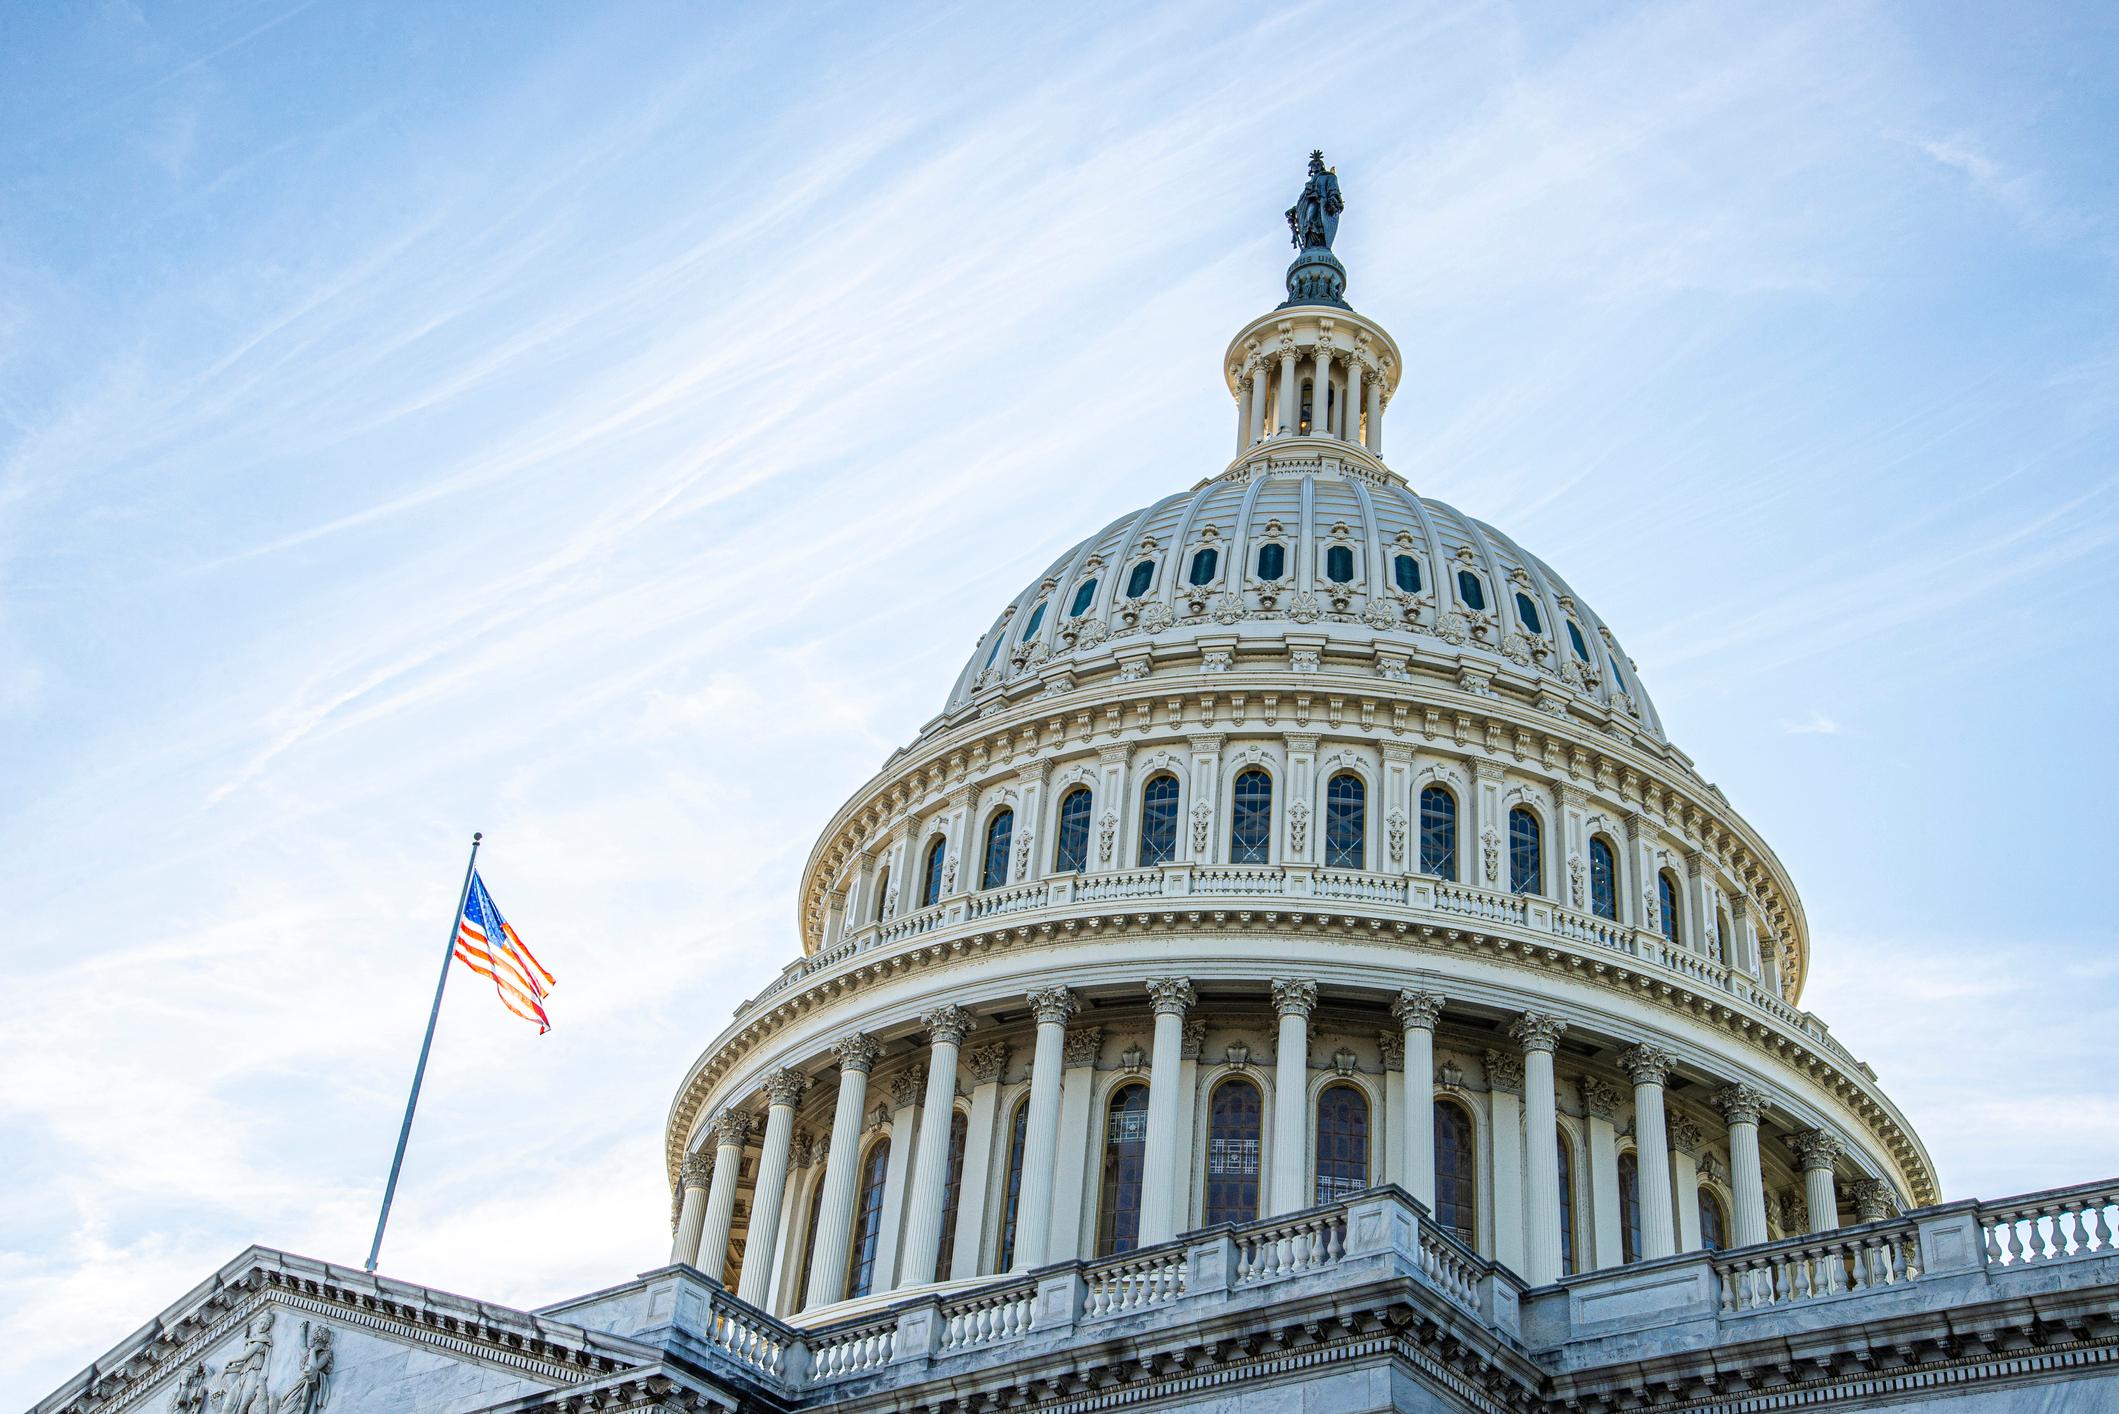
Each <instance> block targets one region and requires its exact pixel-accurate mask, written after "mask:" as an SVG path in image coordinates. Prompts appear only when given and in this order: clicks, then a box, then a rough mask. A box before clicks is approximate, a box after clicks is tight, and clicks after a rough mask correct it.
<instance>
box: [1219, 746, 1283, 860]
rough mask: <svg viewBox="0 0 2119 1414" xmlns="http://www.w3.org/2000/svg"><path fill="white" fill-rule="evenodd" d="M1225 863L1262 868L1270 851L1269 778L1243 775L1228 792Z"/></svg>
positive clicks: (1258, 773)
mask: <svg viewBox="0 0 2119 1414" xmlns="http://www.w3.org/2000/svg"><path fill="white" fill-rule="evenodd" d="M1230 797H1231V801H1230V809H1229V862H1230V863H1231V864H1263V863H1265V862H1266V860H1267V857H1268V855H1269V854H1270V853H1271V850H1272V838H1273V778H1272V777H1271V776H1268V775H1267V774H1266V773H1265V772H1263V771H1260V770H1256V769H1253V770H1249V771H1245V772H1244V773H1243V774H1242V775H1240V776H1238V777H1237V778H1236V786H1235V788H1234V789H1233V790H1232V791H1230Z"/></svg>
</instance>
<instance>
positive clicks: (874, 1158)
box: [846, 1139, 890, 1299]
mask: <svg viewBox="0 0 2119 1414" xmlns="http://www.w3.org/2000/svg"><path fill="white" fill-rule="evenodd" d="M889 1172H890V1141H889V1140H888V1139H878V1140H877V1141H876V1142H875V1144H874V1145H873V1146H872V1147H871V1148H870V1149H869V1151H868V1157H867V1158H866V1159H864V1160H862V1161H861V1191H860V1193H859V1194H858V1195H857V1196H856V1197H855V1198H854V1205H853V1242H852V1244H851V1245H850V1246H849V1247H848V1248H847V1253H846V1295H847V1297H848V1298H849V1299H852V1298H854V1297H860V1296H866V1295H868V1293H869V1292H871V1291H873V1290H874V1289H875V1284H876V1244H877V1242H878V1241H879V1240H881V1238H882V1236H883V1179H884V1177H885V1176H886V1175H887V1174H888V1173H889Z"/></svg>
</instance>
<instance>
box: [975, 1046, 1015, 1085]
mask: <svg viewBox="0 0 2119 1414" xmlns="http://www.w3.org/2000/svg"><path fill="white" fill-rule="evenodd" d="M964 1063H965V1064H966V1065H969V1066H970V1067H971V1075H972V1078H973V1079H974V1080H976V1081H978V1082H979V1084H981V1085H994V1084H998V1083H999V1081H1000V1078H1001V1075H1002V1073H1003V1072H1004V1071H1006V1070H1007V1069H1008V1044H1007V1043H1006V1042H1005V1041H995V1042H994V1043H993V1044H992V1045H990V1046H980V1047H978V1048H977V1049H976V1050H973V1051H972V1052H970V1053H969V1054H968V1055H966V1056H965V1057H964Z"/></svg>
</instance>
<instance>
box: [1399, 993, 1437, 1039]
mask: <svg viewBox="0 0 2119 1414" xmlns="http://www.w3.org/2000/svg"><path fill="white" fill-rule="evenodd" d="M1448 1000H1449V998H1448V997H1445V996H1443V995H1442V994H1441V993H1440V992H1400V993H1399V994H1398V997H1397V1000H1395V1001H1393V1002H1392V1003H1391V1015H1392V1016H1395V1017H1397V1018H1398V1025H1399V1027H1400V1028H1401V1029H1403V1030H1406V1031H1415V1030H1419V1031H1432V1030H1434V1029H1435V1022H1436V1021H1437V1020H1439V1019H1440V1018H1441V1016H1442V1007H1443V1004H1444V1003H1445V1002H1447V1001H1448Z"/></svg>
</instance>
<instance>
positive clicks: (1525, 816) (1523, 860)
mask: <svg viewBox="0 0 2119 1414" xmlns="http://www.w3.org/2000/svg"><path fill="white" fill-rule="evenodd" d="M1508 891H1509V892H1510V893H1512V894H1538V893H1543V892H1545V859H1544V852H1543V848H1542V846H1541V844H1540V842H1539V839H1538V817H1537V816H1535V815H1533V814H1531V813H1530V812H1529V811H1528V810H1526V809H1524V808H1523V807H1522V806H1520V805H1519V806H1517V807H1516V808H1515V809H1513V810H1511V811H1509V812H1508Z"/></svg>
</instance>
